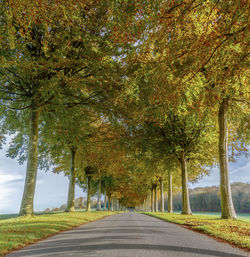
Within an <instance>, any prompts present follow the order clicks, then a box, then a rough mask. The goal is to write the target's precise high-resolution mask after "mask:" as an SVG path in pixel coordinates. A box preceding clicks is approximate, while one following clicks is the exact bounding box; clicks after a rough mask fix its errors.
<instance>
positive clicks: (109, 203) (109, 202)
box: [108, 196, 111, 211]
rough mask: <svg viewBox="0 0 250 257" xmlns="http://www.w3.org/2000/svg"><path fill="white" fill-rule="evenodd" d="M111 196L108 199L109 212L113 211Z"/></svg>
mask: <svg viewBox="0 0 250 257" xmlns="http://www.w3.org/2000/svg"><path fill="white" fill-rule="evenodd" d="M110 200H111V199H110V196H109V197H108V210H109V211H111V201H110Z"/></svg>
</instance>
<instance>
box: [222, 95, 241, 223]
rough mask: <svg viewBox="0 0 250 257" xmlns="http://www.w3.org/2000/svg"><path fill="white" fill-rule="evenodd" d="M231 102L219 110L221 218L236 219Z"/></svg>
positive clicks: (224, 102)
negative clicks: (230, 161) (230, 157)
mask: <svg viewBox="0 0 250 257" xmlns="http://www.w3.org/2000/svg"><path fill="white" fill-rule="evenodd" d="M228 105H229V100H228V99H227V98H226V99H223V101H222V103H221V104H220V108H219V115H218V121H219V160H220V194H221V218H222V219H236V218H237V216H236V213H235V210H234V205H233V200H232V193H231V187H230V180H229V170H228V152H227V151H228V128H227V111H228Z"/></svg>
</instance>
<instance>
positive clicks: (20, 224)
mask: <svg viewBox="0 0 250 257" xmlns="http://www.w3.org/2000/svg"><path fill="white" fill-rule="evenodd" d="M116 213H117V212H108V211H99V212H87V213H86V212H73V213H66V212H61V213H51V214H44V215H38V216H34V217H29V218H28V217H18V218H11V219H5V220H0V256H4V255H5V254H7V253H9V252H11V251H13V250H16V249H19V248H22V247H24V246H26V245H28V244H31V243H34V242H36V241H38V240H40V239H44V238H46V237H48V236H51V235H54V234H57V233H58V232H60V231H64V230H67V229H70V228H73V227H77V226H79V225H81V224H84V223H87V222H90V221H94V220H97V219H100V218H103V217H105V216H109V215H112V214H116Z"/></svg>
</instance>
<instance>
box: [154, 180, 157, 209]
mask: <svg viewBox="0 0 250 257" xmlns="http://www.w3.org/2000/svg"><path fill="white" fill-rule="evenodd" d="M154 194H155V202H154V204H155V208H154V209H155V211H156V212H158V197H157V185H155V186H154Z"/></svg>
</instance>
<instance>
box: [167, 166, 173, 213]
mask: <svg viewBox="0 0 250 257" xmlns="http://www.w3.org/2000/svg"><path fill="white" fill-rule="evenodd" d="M168 212H169V213H172V212H173V184H172V172H171V171H169V172H168Z"/></svg>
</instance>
